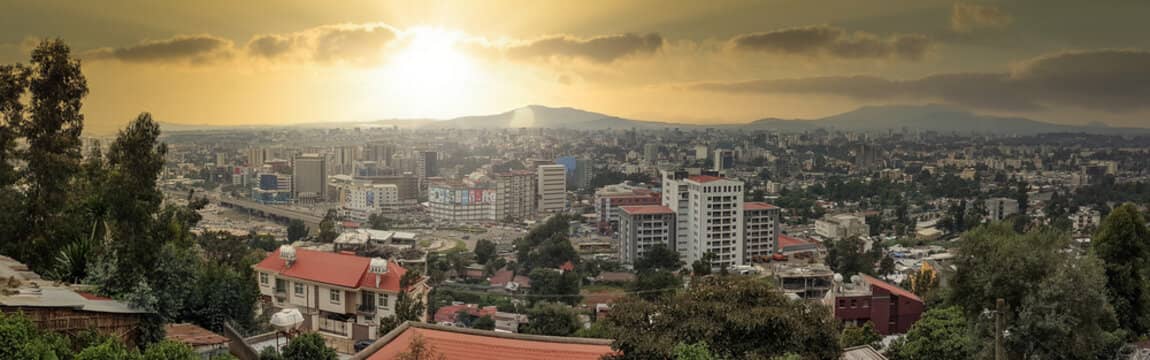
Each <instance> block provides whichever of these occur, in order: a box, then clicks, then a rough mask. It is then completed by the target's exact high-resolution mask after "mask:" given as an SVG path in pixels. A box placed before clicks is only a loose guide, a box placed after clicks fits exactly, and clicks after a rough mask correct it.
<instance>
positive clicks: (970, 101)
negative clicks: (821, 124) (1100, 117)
mask: <svg viewBox="0 0 1150 360" xmlns="http://www.w3.org/2000/svg"><path fill="white" fill-rule="evenodd" d="M689 88H690V89H695V90H704V91H719V92H731V93H763V94H809V95H831V96H841V97H846V98H850V99H854V100H858V101H892V100H930V101H943V102H948V103H952V104H956V105H964V106H971V107H977V108H983V109H993V110H1037V109H1041V108H1044V107H1046V106H1051V105H1054V106H1057V105H1070V106H1076V107H1081V108H1087V109H1094V110H1103V111H1109V112H1124V111H1133V110H1140V109H1150V101H1147V99H1150V51H1144V50H1094V51H1075V52H1063V53H1056V54H1051V55H1045V56H1040V57H1037V58H1034V59H1031V60H1029V61H1026V62H1023V63H1020V64H1018V65H1017V66H1016V67H1015V68H1014V69H1013V70H1012V71H1011V72H1007V73H950V74H937V75H931V76H927V77H923V78H919V79H912V80H890V79H885V78H882V77H877V76H829V77H808V78H795V79H778V80H752V81H741V82H712V83H699V84H694V85H691V86H689Z"/></svg>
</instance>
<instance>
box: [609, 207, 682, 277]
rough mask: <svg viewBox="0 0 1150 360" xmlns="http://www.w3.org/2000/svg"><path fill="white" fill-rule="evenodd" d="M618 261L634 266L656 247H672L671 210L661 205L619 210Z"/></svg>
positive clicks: (673, 226) (672, 220) (673, 229)
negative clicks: (659, 245)
mask: <svg viewBox="0 0 1150 360" xmlns="http://www.w3.org/2000/svg"><path fill="white" fill-rule="evenodd" d="M619 213H620V214H619V261H620V262H621V263H623V264H624V265H634V264H635V262H636V261H638V260H639V259H641V258H643V257H644V256H646V255H647V251H648V250H650V249H651V248H652V247H654V246H655V245H658V244H663V245H665V246H667V247H669V248H670V247H671V246H672V244H671V243H672V242H673V241H674V239H675V210H672V209H671V208H669V207H666V206H662V205H645V206H620V207H619Z"/></svg>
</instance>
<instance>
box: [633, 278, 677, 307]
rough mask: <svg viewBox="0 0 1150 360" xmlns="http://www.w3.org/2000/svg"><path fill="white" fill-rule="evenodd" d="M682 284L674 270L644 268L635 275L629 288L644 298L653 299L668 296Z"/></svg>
mask: <svg viewBox="0 0 1150 360" xmlns="http://www.w3.org/2000/svg"><path fill="white" fill-rule="evenodd" d="M682 286H683V281H682V280H681V279H679V276H678V275H676V273H674V272H671V271H659V270H646V271H642V272H640V273H639V274H638V276H636V277H635V283H633V284H631V287H630V290H631V292H633V293H635V296H638V297H640V298H643V299H644V300H650V301H655V300H658V299H662V298H665V297H667V296H670V295H671V294H673V293H674V292H675V290H678V289H680V288H682Z"/></svg>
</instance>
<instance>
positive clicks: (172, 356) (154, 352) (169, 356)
mask: <svg viewBox="0 0 1150 360" xmlns="http://www.w3.org/2000/svg"><path fill="white" fill-rule="evenodd" d="M143 355H144V356H143V360H200V354H197V353H196V351H195V350H192V347H191V346H188V345H185V344H183V343H178V342H175V341H171V340H164V341H161V342H158V343H155V344H153V345H152V346H149V347H148V349H147V350H144V354H143Z"/></svg>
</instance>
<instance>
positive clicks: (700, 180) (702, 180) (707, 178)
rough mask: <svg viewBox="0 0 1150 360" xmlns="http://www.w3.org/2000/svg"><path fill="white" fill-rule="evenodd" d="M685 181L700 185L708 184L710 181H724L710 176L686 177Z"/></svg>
mask: <svg viewBox="0 0 1150 360" xmlns="http://www.w3.org/2000/svg"><path fill="white" fill-rule="evenodd" d="M687 180H690V181H694V182H697V183H700V184H701V183H709V182H712V181H719V180H725V179H723V178H721V177H718V176H711V175H694V176H688V177H687Z"/></svg>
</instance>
